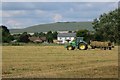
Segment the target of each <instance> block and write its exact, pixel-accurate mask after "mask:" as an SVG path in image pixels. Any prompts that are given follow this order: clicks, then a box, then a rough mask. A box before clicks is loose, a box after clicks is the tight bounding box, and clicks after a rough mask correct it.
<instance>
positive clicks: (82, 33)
mask: <svg viewBox="0 0 120 80" xmlns="http://www.w3.org/2000/svg"><path fill="white" fill-rule="evenodd" d="M76 36H77V37H84V40H85V41H86V42H89V41H90V39H91V37H92V35H91V34H90V31H88V30H86V29H85V30H78V31H77V32H76Z"/></svg>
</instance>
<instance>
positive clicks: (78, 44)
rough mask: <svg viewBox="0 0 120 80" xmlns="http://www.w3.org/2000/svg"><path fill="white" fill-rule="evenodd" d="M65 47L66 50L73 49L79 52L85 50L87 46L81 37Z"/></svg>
mask: <svg viewBox="0 0 120 80" xmlns="http://www.w3.org/2000/svg"><path fill="white" fill-rule="evenodd" d="M65 47H66V48H67V50H74V49H75V48H77V49H79V50H87V48H88V44H87V43H86V42H85V41H84V40H83V37H76V38H75V40H73V41H72V42H70V43H68V44H67V45H66V46H65Z"/></svg>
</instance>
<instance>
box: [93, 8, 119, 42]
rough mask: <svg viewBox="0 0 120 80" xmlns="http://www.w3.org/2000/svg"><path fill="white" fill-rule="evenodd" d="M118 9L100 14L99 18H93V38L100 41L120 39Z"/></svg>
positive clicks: (116, 40)
mask: <svg viewBox="0 0 120 80" xmlns="http://www.w3.org/2000/svg"><path fill="white" fill-rule="evenodd" d="M119 12H120V9H115V10H114V11H110V12H109V13H104V14H102V15H100V17H99V18H96V19H94V21H93V28H94V29H95V39H96V40H100V41H109V40H110V41H111V42H115V43H116V42H117V43H118V42H119V41H120V39H119V38H120V32H119V30H118V29H119V28H118V27H119V26H120V24H119V21H120V14H119Z"/></svg>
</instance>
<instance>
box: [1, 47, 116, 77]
mask: <svg viewBox="0 0 120 80" xmlns="http://www.w3.org/2000/svg"><path fill="white" fill-rule="evenodd" d="M2 50H3V54H2V55H3V65H2V67H3V69H2V77H3V78H6V77H8V78H13V77H15V78H19V77H22V78H28V77H30V78H99V77H102V78H117V77H118V49H117V47H115V48H114V49H113V50H100V49H95V50H91V49H90V50H85V51H84V50H83V51H81V50H74V51H67V50H66V49H65V48H64V47H63V46H3V49H2Z"/></svg>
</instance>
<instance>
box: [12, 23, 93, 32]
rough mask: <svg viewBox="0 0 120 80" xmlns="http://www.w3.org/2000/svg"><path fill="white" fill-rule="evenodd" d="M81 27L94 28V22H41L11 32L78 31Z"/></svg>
mask: <svg viewBox="0 0 120 80" xmlns="http://www.w3.org/2000/svg"><path fill="white" fill-rule="evenodd" d="M79 29H87V30H91V31H92V30H93V28H92V22H57V23H50V24H41V25H35V26H31V27H27V28H24V29H11V30H10V32H11V33H23V32H29V33H34V32H48V31H76V30H79Z"/></svg>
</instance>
